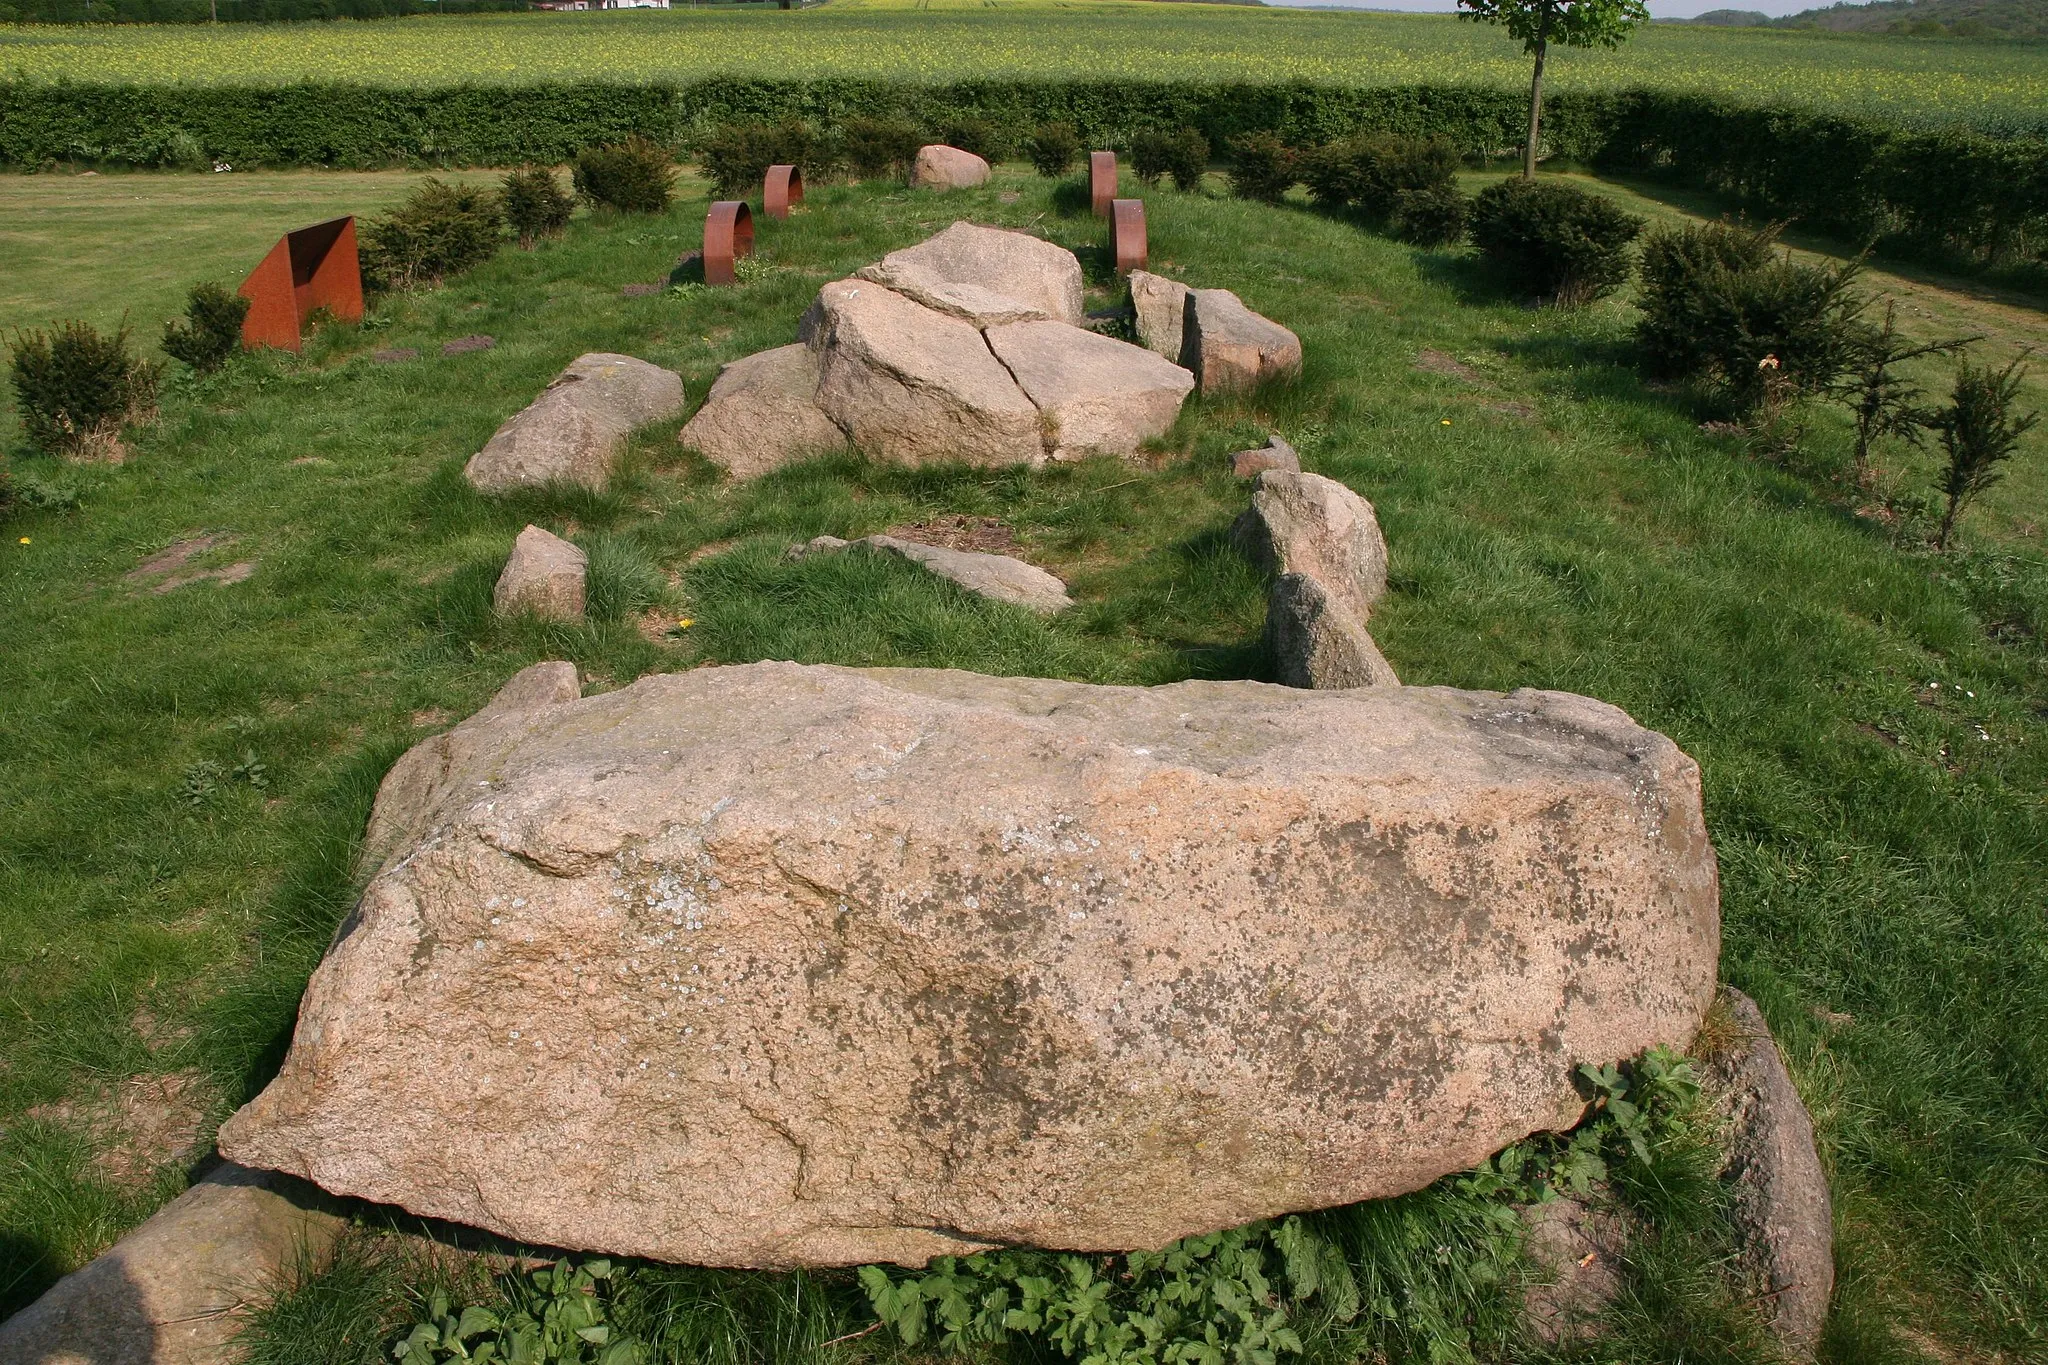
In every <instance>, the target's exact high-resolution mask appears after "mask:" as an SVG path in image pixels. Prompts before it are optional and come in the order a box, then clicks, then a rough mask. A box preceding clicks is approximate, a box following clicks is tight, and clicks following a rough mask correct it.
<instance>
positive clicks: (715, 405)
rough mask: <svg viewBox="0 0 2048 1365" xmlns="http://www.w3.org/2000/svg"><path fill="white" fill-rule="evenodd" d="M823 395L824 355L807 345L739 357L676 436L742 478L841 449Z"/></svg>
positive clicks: (841, 436) (843, 436)
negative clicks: (819, 396)
mask: <svg viewBox="0 0 2048 1365" xmlns="http://www.w3.org/2000/svg"><path fill="white" fill-rule="evenodd" d="M817 393H818V357H817V356H816V355H815V354H814V353H813V352H812V351H811V348H810V347H808V346H805V345H803V344H802V343H801V342H799V343H797V344H795V345H791V346H778V347H776V348H775V349H774V350H772V351H762V352H759V353H758V354H755V355H750V356H747V357H745V358H744V359H741V360H734V361H731V362H729V363H727V364H726V365H724V366H722V367H720V369H719V371H718V378H717V380H716V381H714V382H713V383H712V385H711V392H710V394H709V395H707V396H706V397H705V399H704V406H702V407H700V408H698V409H697V413H696V415H695V416H693V417H692V418H690V420H689V421H688V422H685V423H684V424H683V429H682V432H681V433H680V434H679V435H678V436H677V437H676V439H677V440H678V441H680V442H681V443H682V444H683V445H685V446H688V447H689V448H690V449H692V450H695V451H696V452H697V453H698V454H700V455H702V456H703V457H704V458H705V459H707V460H709V461H711V462H712V463H713V464H715V465H719V466H720V467H722V468H723V469H724V470H725V471H726V472H727V473H729V474H731V475H732V476H733V477H734V478H740V479H750V478H753V477H754V476H756V475H758V474H766V473H767V472H768V471H769V470H771V469H780V468H781V467H782V466H783V465H786V464H792V463H794V462H796V461H798V460H805V459H809V458H810V457H811V456H813V455H823V454H827V453H829V452H831V451H835V450H843V449H844V448H845V446H846V433H845V432H843V431H841V430H840V429H839V427H838V426H837V425H836V424H835V423H834V422H833V421H832V419H831V418H829V417H827V416H826V415H825V412H824V410H823V409H822V408H820V407H819V406H818V403H817Z"/></svg>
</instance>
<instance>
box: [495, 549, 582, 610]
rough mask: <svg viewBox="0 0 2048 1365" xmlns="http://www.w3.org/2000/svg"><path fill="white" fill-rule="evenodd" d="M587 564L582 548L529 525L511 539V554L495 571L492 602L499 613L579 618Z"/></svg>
mask: <svg viewBox="0 0 2048 1365" xmlns="http://www.w3.org/2000/svg"><path fill="white" fill-rule="evenodd" d="M589 567H590V558H589V556H587V555H585V554H584V553H583V551H582V549H581V548H579V547H578V546H575V545H572V544H570V543H569V542H568V541H566V540H563V539H562V538H561V537H560V536H558V535H555V534H553V533H552V532H549V531H543V530H542V529H541V528H540V527H538V526H528V527H527V528H526V529H525V530H524V531H521V532H520V533H519V539H517V540H516V541H514V542H513V543H512V557H511V558H510V559H508V560H506V561H505V570H504V572H503V573H501V574H499V575H498V587H497V591H496V592H495V593H493V594H492V598H491V603H492V606H494V607H495V608H496V609H497V611H498V614H499V615H501V616H515V615H531V616H538V617H541V618H542V619H544V620H549V621H581V620H582V619H583V595H584V577H585V575H586V574H587V572H588V571H589Z"/></svg>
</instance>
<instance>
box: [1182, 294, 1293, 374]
mask: <svg viewBox="0 0 2048 1365" xmlns="http://www.w3.org/2000/svg"><path fill="white" fill-rule="evenodd" d="M1181 363H1182V364H1184V365H1186V366H1187V367H1188V368H1189V369H1192V370H1193V371H1194V372H1195V382H1196V383H1197V384H1199V385H1200V386H1201V389H1202V392H1203V393H1239V392H1242V391H1244V390H1246V389H1250V388H1253V387H1255V386H1257V385H1259V384H1263V383H1265V382H1267V381H1268V380H1273V379H1281V378H1285V377H1287V376H1290V375H1294V374H1298V373H1300V371H1301V338H1300V337H1298V336H1296V335H1295V334H1294V333H1292V332H1290V331H1288V330H1287V329H1286V328H1285V327H1282V326H1281V325H1280V324H1279V323H1277V322H1275V321H1273V320H1272V319H1271V318H1266V317H1261V316H1259V315H1258V314H1257V313H1254V312H1253V311H1252V310H1251V309H1249V308H1247V307H1245V306H1244V301H1243V300H1241V299H1239V298H1238V296H1237V295H1235V294H1233V293H1231V292H1230V291H1229V290H1228V289H1191V290H1189V291H1188V299H1187V307H1186V311H1185V313H1184V314H1183V315H1182V328H1181Z"/></svg>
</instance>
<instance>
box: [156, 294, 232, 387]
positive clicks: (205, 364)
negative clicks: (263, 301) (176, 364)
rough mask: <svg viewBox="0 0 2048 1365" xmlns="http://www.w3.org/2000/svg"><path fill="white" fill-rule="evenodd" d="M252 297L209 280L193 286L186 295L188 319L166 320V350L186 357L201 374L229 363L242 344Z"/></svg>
mask: <svg viewBox="0 0 2048 1365" xmlns="http://www.w3.org/2000/svg"><path fill="white" fill-rule="evenodd" d="M248 316H249V300H248V299H245V298H243V297H242V296H241V295H240V294H231V293H229V292H228V290H227V288H226V287H225V286H223V285H219V284H216V283H214V282H213V281H211V280H209V281H207V282H206V283H204V284H195V285H193V286H192V292H191V293H190V294H189V295H187V296H186V299H185V320H184V321H183V322H178V321H175V320H173V321H171V322H167V323H165V324H164V339H163V348H164V354H165V355H168V356H169V357H170V358H171V359H173V360H182V361H183V362H185V364H187V365H190V366H191V367H192V368H193V369H194V370H196V371H197V372H198V373H200V374H211V373H213V371H215V370H217V369H219V368H220V367H221V366H223V365H225V364H227V363H228V357H229V356H231V355H233V354H234V353H235V351H236V349H237V348H239V347H240V346H241V344H242V320H243V319H244V318H246V317H248Z"/></svg>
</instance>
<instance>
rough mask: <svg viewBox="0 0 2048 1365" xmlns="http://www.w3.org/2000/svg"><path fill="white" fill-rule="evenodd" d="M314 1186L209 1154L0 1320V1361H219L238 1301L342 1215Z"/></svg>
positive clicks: (261, 1292) (208, 1364) (333, 1231)
mask: <svg viewBox="0 0 2048 1365" xmlns="http://www.w3.org/2000/svg"><path fill="white" fill-rule="evenodd" d="M332 1204H333V1201H332V1200H329V1199H327V1198H325V1197H324V1196H323V1195H322V1194H321V1193H320V1191H318V1190H316V1189H313V1188H311V1187H310V1186H308V1185H305V1184H303V1183H302V1182H300V1181H297V1180H293V1179H291V1178H290V1177H287V1176H281V1175H277V1174H274V1173H272V1172H270V1171H252V1170H247V1169H245V1168H243V1167H240V1166H236V1165H234V1164H233V1163H231V1162H224V1163H221V1164H219V1165H217V1166H215V1167H214V1168H213V1170H212V1171H210V1172H208V1173H207V1175H206V1176H205V1177H204V1178H203V1179H201V1180H200V1181H199V1182H198V1183H196V1184H195V1185H193V1186H192V1188H191V1189H189V1190H187V1191H185V1192H184V1193H183V1194H181V1195H179V1196H178V1197H177V1198H176V1199H173V1200H172V1201H171V1202H170V1203H168V1204H166V1205H164V1206H163V1207H162V1208H161V1209H159V1210H157V1212H156V1213H155V1214H154V1215H152V1216H151V1217H150V1218H149V1220H148V1221H146V1222H144V1223H143V1224H142V1225H141V1226H140V1227H138V1228H136V1229H135V1230H134V1231H133V1232H130V1233H129V1234H128V1235H127V1236H126V1237H123V1238H122V1239H121V1240H120V1241H118V1242H116V1243H114V1245H113V1246H112V1247H111V1248H110V1249H109V1250H108V1251H107V1252H106V1253H105V1254H104V1255H101V1256H99V1257H97V1258H96V1259H94V1260H93V1261H92V1262H91V1263H89V1264H88V1265H86V1266H85V1267H84V1268H83V1269H80V1270H78V1271H75V1272H73V1273H72V1274H69V1275H66V1276H65V1277H64V1278H63V1279H61V1280H59V1281H57V1283H56V1284H55V1285H52V1286H51V1287H50V1289H49V1291H48V1292H47V1293H45V1294H44V1295H43V1296H42V1297H41V1298H39V1299H37V1300H36V1301H35V1302H34V1303H32V1304H30V1305H29V1306H28V1307H26V1308H24V1309H22V1310H21V1311H20V1312H19V1313H16V1314H15V1315H14V1316H13V1317H11V1318H8V1319H7V1320H6V1321H5V1322H0V1361H5V1362H6V1365H226V1362H229V1361H237V1360H240V1359H242V1353H241V1351H240V1350H239V1349H237V1347H236V1345H235V1342H234V1337H235V1334H236V1333H237V1332H238V1331H239V1330H241V1327H242V1324H243V1318H242V1315H241V1314H240V1313H239V1312H238V1311H237V1310H238V1309H240V1308H242V1307H243V1306H244V1305H246V1304H249V1303H251V1302H254V1301H257V1300H259V1299H261V1298H263V1297H265V1296H266V1295H269V1294H271V1293H273V1292H275V1289H276V1285H277V1283H278V1279H279V1277H280V1276H282V1275H285V1274H288V1273H289V1272H290V1271H291V1269H292V1268H293V1266H294V1265H295V1264H297V1262H298V1261H299V1259H300V1258H301V1257H314V1258H317V1257H318V1256H319V1255H320V1254H321V1252H322V1251H324V1250H325V1249H326V1248H327V1246H328V1245H329V1244H330V1243H332V1242H333V1240H334V1238H335V1236H336V1235H337V1234H338V1233H339V1232H340V1231H341V1230H342V1228H343V1227H345V1226H346V1221H345V1220H344V1219H343V1218H342V1217H341V1216H340V1215H339V1214H337V1213H336V1212H334V1211H333V1209H332V1207H331V1206H332Z"/></svg>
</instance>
